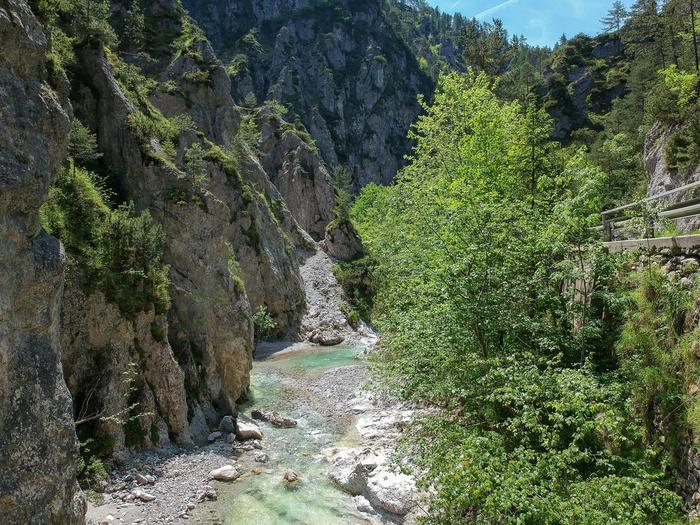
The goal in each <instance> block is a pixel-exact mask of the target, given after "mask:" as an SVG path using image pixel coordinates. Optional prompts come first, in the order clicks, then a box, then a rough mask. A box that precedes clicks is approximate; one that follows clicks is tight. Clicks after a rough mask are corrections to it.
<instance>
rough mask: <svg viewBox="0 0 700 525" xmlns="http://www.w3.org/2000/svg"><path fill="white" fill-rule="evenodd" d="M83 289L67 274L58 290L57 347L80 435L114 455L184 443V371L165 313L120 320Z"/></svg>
mask: <svg viewBox="0 0 700 525" xmlns="http://www.w3.org/2000/svg"><path fill="white" fill-rule="evenodd" d="M86 290H88V286H87V285H86V283H85V282H84V280H83V279H82V276H81V274H80V273H79V272H78V271H76V270H73V271H72V272H71V273H70V274H69V275H68V277H67V280H66V286H65V289H64V292H63V310H62V317H61V348H62V349H63V354H62V361H63V371H64V374H65V379H66V383H67V385H68V388H69V390H70V391H71V392H72V393H73V397H74V402H75V411H74V413H75V419H76V425H77V428H78V431H79V433H81V434H83V435H84V436H86V438H87V437H92V438H95V439H96V440H97V441H98V442H99V443H107V445H103V447H104V448H105V452H106V453H109V454H112V455H120V454H121V453H123V452H124V451H125V450H126V449H127V448H134V447H138V448H141V447H150V446H156V445H165V444H167V443H170V442H171V441H173V442H176V443H179V444H185V443H189V442H190V434H189V425H188V421H187V401H186V397H185V380H184V374H183V372H182V369H181V368H180V367H179V366H178V364H177V362H176V361H175V357H174V355H173V352H172V349H171V347H170V343H169V342H168V334H167V332H168V321H167V318H166V316H165V315H157V314H156V313H155V311H154V310H153V309H151V310H150V311H147V312H141V313H140V314H138V316H137V317H136V318H135V319H126V318H125V317H124V316H123V314H122V313H121V312H120V311H119V308H118V307H117V306H116V305H114V304H111V303H109V302H107V300H106V299H105V297H104V295H103V294H102V293H101V292H100V291H99V290H93V291H91V292H87V291H86ZM103 418H104V419H103ZM112 418H117V419H118V420H121V421H118V420H117V419H112ZM126 421H128V424H126V425H125V424H124V422H126ZM105 439H108V440H109V441H105Z"/></svg>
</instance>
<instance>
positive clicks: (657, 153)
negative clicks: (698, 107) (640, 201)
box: [644, 122, 700, 233]
mask: <svg viewBox="0 0 700 525" xmlns="http://www.w3.org/2000/svg"><path fill="white" fill-rule="evenodd" d="M678 129H679V128H678V127H677V126H671V127H666V126H663V125H662V124H661V123H660V122H657V123H655V124H654V125H653V126H652V128H651V130H650V131H649V133H647V136H646V137H645V140H644V168H645V170H646V172H647V180H648V184H647V197H653V196H655V195H659V194H661V193H664V192H666V191H669V190H673V189H675V188H679V187H681V186H684V185H686V184H690V183H691V182H696V181H698V180H700V166H698V167H697V168H695V169H694V170H690V171H689V172H687V173H681V172H679V171H678V170H674V169H671V168H670V167H669V163H668V159H667V153H666V147H667V144H668V142H669V140H670V137H671V135H672V134H673V133H674V132H676V131H678ZM697 195H700V191H698V190H691V191H685V192H678V193H675V194H673V195H669V196H667V197H664V198H662V199H659V200H657V201H655V202H654V205H655V206H659V207H665V206H669V205H673V204H678V203H680V202H684V201H688V200H690V199H692V198H694V197H695V196H697ZM673 224H675V225H676V226H677V227H678V228H679V230H680V231H682V232H686V233H687V232H690V231H693V230H697V229H698V228H700V218H698V217H691V218H689V219H680V220H676V221H673Z"/></svg>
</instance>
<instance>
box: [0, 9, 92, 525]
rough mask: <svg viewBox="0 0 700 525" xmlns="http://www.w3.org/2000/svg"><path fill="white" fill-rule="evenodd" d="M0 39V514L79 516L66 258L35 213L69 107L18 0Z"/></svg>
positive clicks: (4, 16)
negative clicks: (64, 300)
mask: <svg viewBox="0 0 700 525" xmlns="http://www.w3.org/2000/svg"><path fill="white" fill-rule="evenodd" d="M0 41H2V43H3V44H2V45H3V50H2V53H0V130H2V131H1V132H0V268H2V271H0V471H2V475H1V476H0V515H1V516H2V522H3V523H7V524H17V525H20V524H26V523H42V524H56V525H66V524H77V523H83V522H84V519H83V516H84V511H85V508H84V500H83V499H82V496H81V494H80V491H79V489H78V487H77V484H76V481H75V467H76V462H77V450H78V445H77V440H76V437H75V429H74V425H73V418H72V415H71V397H70V394H69V393H68V390H67V388H66V385H65V382H64V380H63V372H62V369H61V361H60V348H59V309H60V297H61V288H62V285H63V261H64V258H63V252H62V249H61V246H60V244H59V243H58V241H57V240H56V239H54V238H53V237H50V236H49V235H47V234H46V232H44V231H43V230H42V229H41V228H40V225H39V214H38V211H39V207H40V206H41V204H42V203H43V202H44V201H45V199H46V197H47V191H48V186H49V183H50V181H51V177H52V175H54V174H55V173H56V170H57V169H58V167H59V164H60V162H61V161H62V160H63V158H64V155H65V148H66V136H67V132H68V114H67V113H68V112H69V111H70V108H69V107H68V106H67V104H66V102H65V100H66V99H65V93H58V92H57V91H56V90H55V88H54V87H52V86H51V85H50V84H49V82H48V79H49V75H48V74H47V71H46V68H45V61H46V49H47V41H46V38H45V36H44V33H43V31H42V28H41V26H40V25H39V23H38V22H37V20H36V19H35V18H34V16H33V14H32V13H31V11H30V9H29V7H28V5H27V4H26V2H24V1H23V0H0ZM57 80H58V81H60V80H63V81H64V82H65V79H57ZM55 84H57V85H58V87H59V89H60V87H61V85H60V84H59V83H58V82H56V83H55Z"/></svg>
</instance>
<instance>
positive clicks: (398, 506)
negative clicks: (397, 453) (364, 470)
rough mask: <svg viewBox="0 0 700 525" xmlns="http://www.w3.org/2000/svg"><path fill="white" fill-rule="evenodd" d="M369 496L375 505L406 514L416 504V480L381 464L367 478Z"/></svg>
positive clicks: (395, 512) (394, 512)
mask: <svg viewBox="0 0 700 525" xmlns="http://www.w3.org/2000/svg"><path fill="white" fill-rule="evenodd" d="M367 497H368V499H369V501H370V503H372V505H373V506H374V507H378V508H380V509H382V510H385V511H387V512H391V513H393V514H399V515H400V516H404V515H406V514H408V513H409V512H410V511H411V510H412V509H413V507H414V506H415V498H416V485H415V480H414V479H413V478H412V477H410V476H408V475H406V474H403V473H400V472H394V471H393V470H391V469H390V468H389V467H387V466H379V467H377V468H376V469H375V470H374V471H373V472H372V473H371V474H370V475H369V477H368V479H367Z"/></svg>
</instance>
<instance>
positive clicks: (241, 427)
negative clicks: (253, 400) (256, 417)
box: [236, 417, 263, 441]
mask: <svg viewBox="0 0 700 525" xmlns="http://www.w3.org/2000/svg"><path fill="white" fill-rule="evenodd" d="M236 437H237V438H238V439H241V440H243V441H245V440H248V439H262V437H263V433H262V430H260V427H259V426H258V425H256V424H255V423H253V422H252V421H250V420H248V419H247V418H246V419H242V418H240V417H239V418H238V420H237V421H236Z"/></svg>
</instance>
